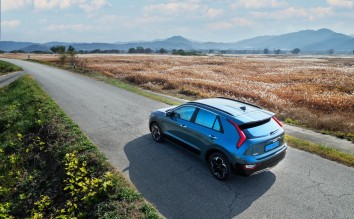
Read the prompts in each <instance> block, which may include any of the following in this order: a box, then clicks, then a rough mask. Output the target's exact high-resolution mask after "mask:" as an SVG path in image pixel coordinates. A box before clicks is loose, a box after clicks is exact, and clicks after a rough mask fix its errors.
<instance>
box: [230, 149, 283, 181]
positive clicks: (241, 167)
mask: <svg viewBox="0 0 354 219" xmlns="http://www.w3.org/2000/svg"><path fill="white" fill-rule="evenodd" d="M285 155H286V150H284V151H283V152H281V153H279V154H278V155H277V156H275V157H272V158H271V159H269V160H266V161H264V162H261V163H257V164H254V165H246V164H236V165H235V166H234V169H235V171H236V172H237V173H240V174H242V175H246V176H249V175H252V174H254V173H256V172H258V171H261V170H264V169H266V168H270V167H274V166H275V165H277V164H278V163H279V162H280V161H281V160H283V159H284V157H285Z"/></svg>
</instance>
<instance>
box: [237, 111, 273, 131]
mask: <svg viewBox="0 0 354 219" xmlns="http://www.w3.org/2000/svg"><path fill="white" fill-rule="evenodd" d="M274 115H275V113H272V112H269V111H267V110H258V111H253V112H249V113H245V114H241V115H239V116H236V117H234V118H235V120H236V122H237V124H238V125H239V126H240V128H241V126H244V127H247V126H246V125H247V124H249V126H253V125H256V124H257V123H259V125H260V124H261V123H263V124H264V123H266V122H268V121H269V120H270V119H271V118H272V117H273V116H274ZM251 124H253V125H251Z"/></svg>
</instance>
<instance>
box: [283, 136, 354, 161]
mask: <svg viewBox="0 0 354 219" xmlns="http://www.w3.org/2000/svg"><path fill="white" fill-rule="evenodd" d="M286 142H287V143H288V145H289V146H291V147H293V148H297V149H301V150H304V151H307V152H310V153H313V154H317V155H319V156H321V157H323V158H326V159H329V160H333V161H336V162H338V163H341V164H344V165H346V166H350V167H354V155H351V154H347V153H344V152H341V151H338V150H336V149H333V148H329V147H326V146H323V145H319V144H315V143H312V142H309V141H305V140H302V139H299V138H295V137H292V136H289V135H286Z"/></svg>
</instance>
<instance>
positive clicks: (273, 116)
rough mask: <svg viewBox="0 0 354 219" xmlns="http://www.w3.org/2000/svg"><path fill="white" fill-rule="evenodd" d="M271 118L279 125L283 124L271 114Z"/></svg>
mask: <svg viewBox="0 0 354 219" xmlns="http://www.w3.org/2000/svg"><path fill="white" fill-rule="evenodd" d="M273 119H274V121H276V122H277V123H278V124H279V125H280V127H282V126H283V124H281V122H279V120H278V119H277V118H275V116H273Z"/></svg>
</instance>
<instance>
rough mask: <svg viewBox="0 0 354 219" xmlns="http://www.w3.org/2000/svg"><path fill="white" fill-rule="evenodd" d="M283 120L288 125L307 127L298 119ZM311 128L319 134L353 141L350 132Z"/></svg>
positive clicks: (353, 137)
mask: <svg viewBox="0 0 354 219" xmlns="http://www.w3.org/2000/svg"><path fill="white" fill-rule="evenodd" d="M284 122H285V123H286V124H289V125H293V126H300V127H304V128H307V129H308V127H307V126H306V125H304V124H302V123H301V122H300V121H298V120H293V119H290V118H286V119H285V120H284ZM311 130H313V131H317V132H320V133H321V134H325V135H332V136H335V137H337V138H341V139H346V140H348V141H351V142H353V143H354V134H352V133H344V132H340V131H329V130H315V129H311Z"/></svg>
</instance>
